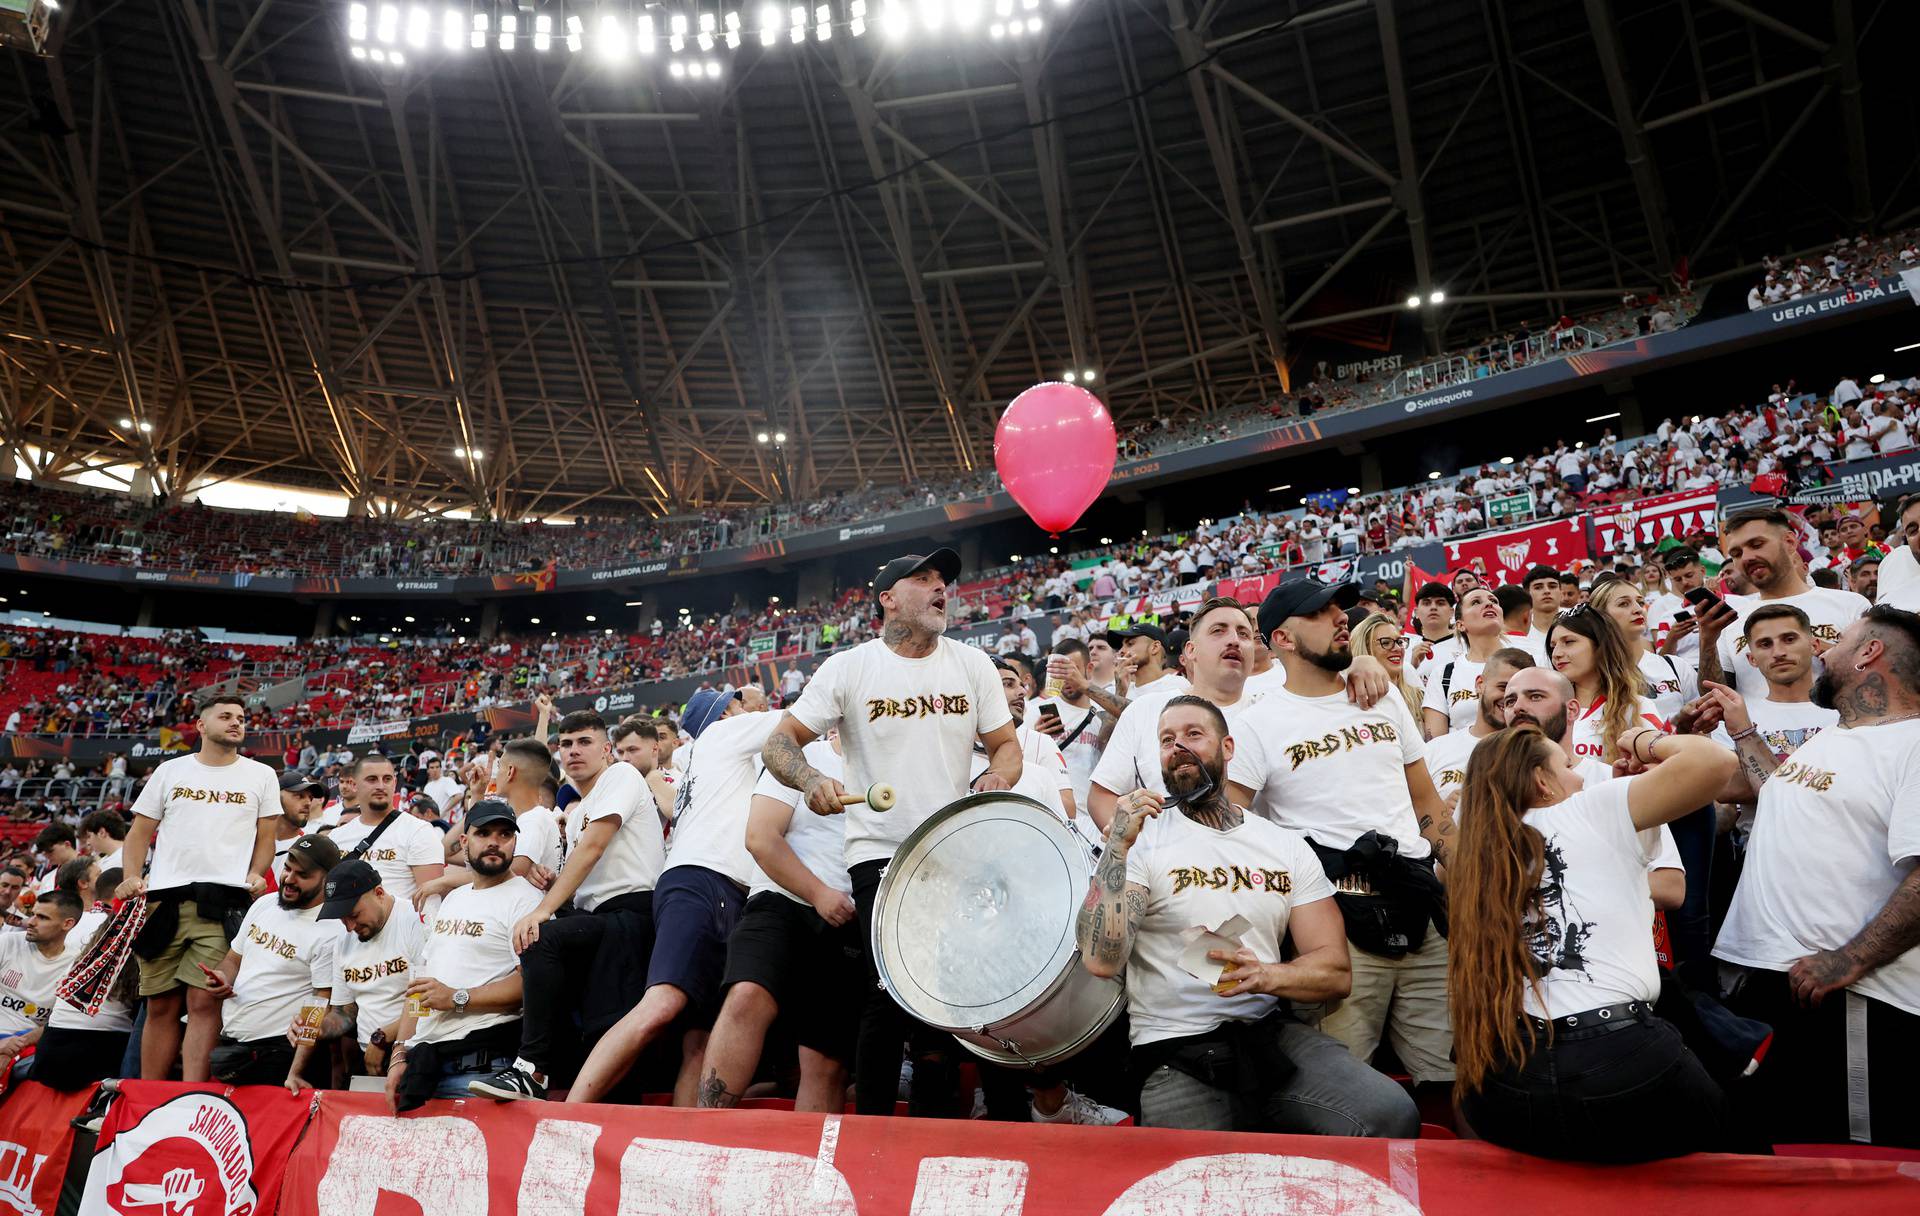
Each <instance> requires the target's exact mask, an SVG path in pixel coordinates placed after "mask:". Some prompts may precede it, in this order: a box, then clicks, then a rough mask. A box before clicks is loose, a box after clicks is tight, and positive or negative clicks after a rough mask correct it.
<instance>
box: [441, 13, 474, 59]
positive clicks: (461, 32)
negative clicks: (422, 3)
mask: <svg viewBox="0 0 1920 1216" xmlns="http://www.w3.org/2000/svg"><path fill="white" fill-rule="evenodd" d="M440 45H441V46H443V47H445V48H446V49H447V50H449V51H458V50H464V49H465V48H466V45H467V15H466V13H464V12H462V11H461V10H459V9H457V8H450V9H448V10H446V11H445V12H444V13H442V14H441V15H440Z"/></svg>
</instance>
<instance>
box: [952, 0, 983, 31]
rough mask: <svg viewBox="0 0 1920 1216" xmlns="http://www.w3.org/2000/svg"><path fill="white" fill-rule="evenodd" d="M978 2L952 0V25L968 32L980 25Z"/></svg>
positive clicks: (978, 0) (980, 6)
mask: <svg viewBox="0 0 1920 1216" xmlns="http://www.w3.org/2000/svg"><path fill="white" fill-rule="evenodd" d="M982 7H983V6H982V5H981V3H980V0H953V24H954V25H955V26H956V27H958V28H960V29H963V30H970V29H972V28H973V27H974V26H976V25H979V24H980V10H981V8H982Z"/></svg>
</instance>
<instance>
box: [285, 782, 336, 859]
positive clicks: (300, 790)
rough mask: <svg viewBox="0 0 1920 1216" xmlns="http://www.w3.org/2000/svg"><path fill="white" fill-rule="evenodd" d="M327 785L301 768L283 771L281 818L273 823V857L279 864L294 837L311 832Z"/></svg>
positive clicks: (298, 837)
mask: <svg viewBox="0 0 1920 1216" xmlns="http://www.w3.org/2000/svg"><path fill="white" fill-rule="evenodd" d="M326 793H327V787H326V786H324V785H322V784H321V783H320V782H318V781H315V780H314V779H313V778H311V777H309V776H307V775H306V774H305V773H303V772H301V771H300V770H298V769H288V770H287V771H286V772H284V773H282V774H280V818H279V819H278V820H277V821H276V822H275V823H274V825H273V835H274V844H273V860H274V864H275V865H278V864H279V863H280V861H281V859H282V858H284V857H286V855H287V849H288V847H289V846H291V845H292V844H293V842H294V841H296V840H298V839H300V838H301V837H302V836H305V835H306V834H307V828H308V825H309V824H311V823H312V822H313V815H314V812H315V811H316V810H318V809H319V807H320V799H322V798H324V797H325V796H326Z"/></svg>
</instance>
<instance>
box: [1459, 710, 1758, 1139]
mask: <svg viewBox="0 0 1920 1216" xmlns="http://www.w3.org/2000/svg"><path fill="white" fill-rule="evenodd" d="M1614 746H1615V748H1617V749H1618V751H1619V752H1620V754H1622V755H1624V756H1630V757H1632V758H1633V761H1634V763H1636V764H1644V765H1648V766H1649V767H1648V768H1647V770H1646V771H1645V772H1643V773H1641V774H1640V775H1638V776H1635V777H1631V778H1625V779H1620V780H1613V781H1602V782H1598V783H1596V784H1594V785H1591V786H1587V785H1584V784H1583V782H1582V781H1581V778H1580V775H1579V773H1578V772H1576V771H1575V770H1574V769H1573V767H1572V765H1571V763H1570V762H1569V760H1568V759H1567V755H1566V753H1565V752H1564V751H1562V750H1561V749H1560V748H1559V747H1558V746H1556V745H1555V744H1553V743H1552V742H1550V741H1549V740H1548V739H1547V737H1546V736H1545V735H1544V734H1542V733H1541V732H1540V730H1539V729H1538V728H1537V727H1534V726H1531V725H1527V726H1517V727H1512V728H1509V729H1507V730H1503V731H1501V732H1500V733H1498V734H1496V735H1494V736H1493V737H1492V738H1490V739H1488V740H1487V741H1486V742H1484V743H1482V744H1481V745H1480V746H1479V747H1477V748H1475V749H1474V752H1473V757H1472V759H1470V760H1469V761H1468V762H1467V783H1466V785H1465V787H1464V788H1463V789H1462V791H1461V796H1460V815H1459V819H1460V823H1461V829H1460V841H1459V843H1458V844H1457V845H1456V846H1455V848H1454V854H1453V858H1452V860H1451V862H1450V864H1449V865H1448V867H1447V869H1448V873H1447V892H1448V899H1449V902H1450V916H1449V920H1450V921H1451V924H1452V932H1451V934H1450V936H1449V940H1448V945H1449V947H1450V952H1451V960H1450V966H1449V969H1448V978H1447V990H1448V995H1449V998H1450V1001H1451V1006H1452V1014H1453V1035H1454V1061H1455V1069H1456V1079H1455V1083H1454V1093H1455V1095H1456V1097H1457V1098H1458V1100H1459V1103H1460V1110H1461V1113H1462V1114H1463V1115H1464V1116H1465V1117H1466V1119H1467V1122H1468V1123H1469V1124H1470V1125H1472V1127H1473V1129H1474V1131H1475V1132H1477V1133H1478V1134H1479V1135H1480V1136H1482V1137H1483V1138H1485V1139H1487V1140H1490V1141H1492V1142H1493V1143H1495V1144H1500V1145H1504V1146H1505V1147H1507V1148H1512V1149H1518V1150H1520V1151H1521V1152H1528V1153H1534V1154H1537V1155H1539V1156H1543V1157H1558V1158H1563V1159H1567V1160H1580V1161H1616V1162H1624V1161H1649V1160H1653V1159H1655V1158H1659V1157H1672V1156H1679V1155H1681V1154H1683V1153H1691V1152H1698V1151H1703V1150H1726V1149H1730V1148H1732V1147H1733V1146H1734V1143H1735V1137H1734V1135H1733V1133H1732V1132H1731V1131H1730V1130H1729V1128H1730V1117H1729V1111H1728V1105H1727V1100H1726V1096H1725V1094H1723V1093H1722V1092H1721V1090H1720V1087H1719V1086H1718V1085H1717V1084H1715V1083H1714V1081H1713V1079H1712V1078H1711V1077H1709V1076H1708V1075H1707V1072H1706V1070H1705V1068H1703V1067H1702V1066H1701V1064H1700V1061H1699V1060H1698V1059H1696V1058H1695V1057H1694V1055H1693V1054H1692V1053H1691V1052H1690V1051H1688V1050H1687V1048H1686V1046H1685V1045H1684V1044H1683V1043H1682V1042H1681V1040H1680V1034H1679V1032H1678V1031H1677V1030H1675V1029H1674V1028H1673V1027H1672V1026H1671V1025H1670V1024H1668V1023H1667V1022H1665V1021H1663V1020H1661V1019H1659V1018H1656V1017H1654V1016H1653V1002H1654V1001H1655V999H1656V998H1657V997H1658V996H1659V994H1660V970H1659V965H1658V963H1657V962H1656V960H1655V958H1654V945H1653V935H1652V934H1651V933H1650V932H1648V928H1647V927H1648V925H1649V924H1650V923H1651V922H1652V920H1653V902H1652V898H1651V896H1650V894H1649V893H1648V889H1647V858H1648V855H1649V854H1648V852H1647V843H1646V840H1645V837H1644V835H1643V834H1646V833H1650V832H1651V831H1652V830H1653V829H1657V828H1658V827H1659V826H1660V825H1661V824H1663V823H1666V822H1668V821H1670V820H1672V819H1676V818H1678V817H1679V816H1681V815H1685V814H1687V813H1688V812H1690V811H1692V810H1693V809H1694V808H1696V807H1698V806H1699V805H1700V804H1701V803H1702V802H1704V801H1706V800H1708V799H1710V798H1712V797H1713V793H1714V791H1715V790H1717V789H1718V788H1719V787H1720V785H1721V783H1723V782H1725V781H1726V779H1727V778H1728V777H1729V776H1731V775H1732V773H1733V769H1734V765H1735V760H1734V756H1733V753H1731V752H1729V751H1728V750H1727V749H1725V748H1723V747H1719V746H1717V745H1715V744H1714V743H1713V742H1712V741H1711V740H1708V739H1704V738H1700V737H1697V736H1690V735H1679V736H1676V735H1668V734H1665V733H1663V732H1661V731H1658V730H1655V729H1653V728H1651V727H1646V726H1639V727H1635V728H1633V729H1631V730H1629V731H1628V732H1627V733H1626V734H1625V735H1624V736H1622V737H1621V738H1619V739H1617V740H1615V741H1614Z"/></svg>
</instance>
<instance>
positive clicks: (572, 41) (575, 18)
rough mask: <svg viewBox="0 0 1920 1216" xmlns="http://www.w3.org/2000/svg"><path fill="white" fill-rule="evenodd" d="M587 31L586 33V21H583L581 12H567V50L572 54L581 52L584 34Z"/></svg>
mask: <svg viewBox="0 0 1920 1216" xmlns="http://www.w3.org/2000/svg"><path fill="white" fill-rule="evenodd" d="M585 33H586V27H585V23H584V22H582V21H581V19H580V14H579V13H568V14H567V51H568V52H569V53H570V54H574V55H578V54H579V53H580V45H581V41H582V36H583V35H584V34H585Z"/></svg>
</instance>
